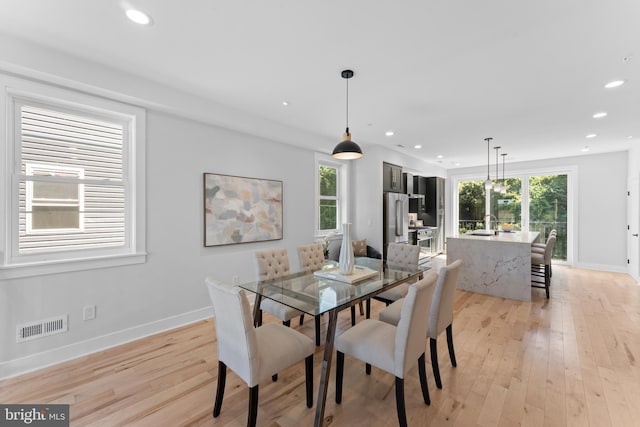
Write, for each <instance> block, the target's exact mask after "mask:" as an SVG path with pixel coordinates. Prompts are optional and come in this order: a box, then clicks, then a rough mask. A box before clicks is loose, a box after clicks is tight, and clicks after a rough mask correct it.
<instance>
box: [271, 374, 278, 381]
mask: <svg viewBox="0 0 640 427" xmlns="http://www.w3.org/2000/svg"><path fill="white" fill-rule="evenodd" d="M271 381H273V382H276V381H278V374H275V375H271Z"/></svg>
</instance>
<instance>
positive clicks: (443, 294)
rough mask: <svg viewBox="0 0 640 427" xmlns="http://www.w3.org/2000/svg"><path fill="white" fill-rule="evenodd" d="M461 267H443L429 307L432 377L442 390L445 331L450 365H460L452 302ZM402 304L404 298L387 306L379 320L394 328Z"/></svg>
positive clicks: (459, 261)
mask: <svg viewBox="0 0 640 427" xmlns="http://www.w3.org/2000/svg"><path fill="white" fill-rule="evenodd" d="M461 266H462V261H461V260H455V261H454V262H452V263H451V264H449V265H447V266H445V267H442V268H440V271H439V272H438V281H437V283H436V286H435V292H434V294H433V299H432V301H431V305H430V306H429V307H427V308H426V311H427V313H428V319H429V321H428V325H427V336H428V337H429V346H430V352H431V368H432V369H433V377H434V379H435V381H436V386H437V387H438V388H442V380H441V378H440V366H439V365H438V345H437V344H438V343H437V339H438V336H439V335H440V334H441V333H442V331H445V330H446V332H447V347H448V348H449V358H450V359H451V365H452V366H453V367H454V368H455V367H456V366H458V363H457V362H456V354H455V350H454V348H453V327H452V325H453V303H454V301H455V290H456V288H457V285H458V276H459V273H460V267H461ZM434 274H435V273H434ZM403 303H404V299H400V300H398V301H396V302H394V303H393V304H391V305H390V306H388V307H386V308H385V309H383V310H382V311H381V312H380V314H379V319H380V320H381V321H383V322H386V323H389V324H391V325H396V324H397V323H398V322H399V320H400V313H401V312H402V305H403Z"/></svg>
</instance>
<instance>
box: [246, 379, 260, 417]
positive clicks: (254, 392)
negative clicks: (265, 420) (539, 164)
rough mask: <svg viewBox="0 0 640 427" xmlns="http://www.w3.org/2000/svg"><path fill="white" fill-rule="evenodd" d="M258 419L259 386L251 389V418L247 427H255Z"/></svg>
mask: <svg viewBox="0 0 640 427" xmlns="http://www.w3.org/2000/svg"><path fill="white" fill-rule="evenodd" d="M257 419H258V385H257V384H256V385H254V386H253V387H251V388H249V418H248V419H247V427H255V426H256V421H257Z"/></svg>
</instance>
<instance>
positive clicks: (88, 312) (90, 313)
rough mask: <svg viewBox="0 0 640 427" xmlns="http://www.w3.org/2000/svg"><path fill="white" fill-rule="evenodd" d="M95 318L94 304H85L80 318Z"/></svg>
mask: <svg viewBox="0 0 640 427" xmlns="http://www.w3.org/2000/svg"><path fill="white" fill-rule="evenodd" d="M95 318H96V306H95V305H86V306H85V307H84V308H83V309H82V320H93V319H95Z"/></svg>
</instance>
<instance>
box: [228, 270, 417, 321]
mask: <svg viewBox="0 0 640 427" xmlns="http://www.w3.org/2000/svg"><path fill="white" fill-rule="evenodd" d="M337 266H338V263H336V262H329V263H327V264H325V265H324V266H323V268H322V270H330V269H333V268H335V267H337ZM356 266H362V267H366V268H369V269H372V270H375V271H376V272H377V274H375V275H374V276H372V277H370V278H366V279H363V280H361V281H358V282H356V283H353V284H351V283H345V282H341V281H338V280H333V279H329V278H321V277H316V276H314V274H313V272H308V273H295V274H291V275H288V276H285V277H281V278H278V279H273V280H262V281H256V282H249V283H243V284H241V285H239V286H240V287H241V288H243V289H245V290H247V291H250V292H253V293H255V294H259V295H261V296H262V297H263V298H269V299H272V300H274V301H278V302H280V303H282V304H285V305H287V306H289V307H293V308H295V309H298V310H300V311H302V312H304V313H307V314H310V315H312V316H315V315H318V314H322V313H324V312H327V311H329V310H333V309H336V308H338V309H343V308H346V307H349V306H351V305H353V304H355V303H356V302H357V301H362V300H363V299H366V298H369V297H371V296H375V295H376V294H378V293H380V292H383V291H384V290H385V289H388V288H389V289H390V288H392V287H394V286H396V285H397V284H399V283H402V282H407V281H412V280H413V279H417V278H418V277H419V276H420V274H422V273H423V272H425V271H427V270H429V268H430V267H428V266H419V267H408V266H405V265H397V264H388V263H386V262H383V261H382V260H380V259H373V258H356Z"/></svg>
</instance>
